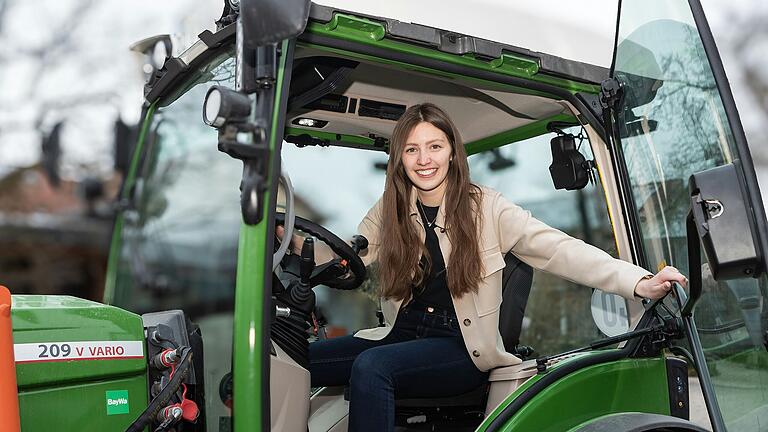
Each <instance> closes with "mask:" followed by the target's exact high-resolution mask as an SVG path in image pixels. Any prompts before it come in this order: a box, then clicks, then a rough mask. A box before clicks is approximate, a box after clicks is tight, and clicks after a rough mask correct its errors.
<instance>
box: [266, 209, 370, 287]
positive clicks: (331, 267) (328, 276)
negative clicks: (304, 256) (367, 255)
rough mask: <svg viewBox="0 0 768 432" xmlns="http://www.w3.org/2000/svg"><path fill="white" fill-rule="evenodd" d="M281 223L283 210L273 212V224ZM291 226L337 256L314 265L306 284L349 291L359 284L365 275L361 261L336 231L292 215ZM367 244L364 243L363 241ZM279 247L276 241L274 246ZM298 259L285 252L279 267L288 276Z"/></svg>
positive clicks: (296, 270) (294, 270)
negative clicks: (323, 245)
mask: <svg viewBox="0 0 768 432" xmlns="http://www.w3.org/2000/svg"><path fill="white" fill-rule="evenodd" d="M284 222H285V213H281V212H278V213H276V214H275V223H276V224H278V225H281V224H283V223H284ZM295 227H296V228H297V229H299V230H301V231H303V232H305V233H307V234H310V235H312V236H313V237H315V238H317V239H318V240H320V241H322V242H323V243H325V244H327V245H328V246H329V247H330V248H331V250H332V251H333V252H334V253H335V254H336V255H337V256H339V258H336V259H333V260H331V261H329V262H327V263H322V264H320V265H316V266H315V268H314V269H313V270H312V276H311V277H310V285H311V286H313V287H314V286H316V285H321V284H322V285H327V286H329V287H331V288H336V289H342V290H351V289H355V288H357V287H359V286H360V284H362V283H363V281H365V278H366V276H367V274H366V269H365V264H363V261H362V260H361V259H360V256H358V254H357V252H356V251H355V249H353V248H352V246H351V245H350V244H349V243H347V242H345V241H344V240H342V239H340V238H339V237H338V236H337V235H336V234H333V233H332V232H330V231H328V230H327V229H325V228H324V227H322V226H321V225H319V224H316V223H314V222H312V221H310V220H308V219H304V218H302V217H299V216H296V220H295ZM366 243H367V242H366ZM278 247H279V242H278V243H276V246H275V248H276V249H277V248H278ZM299 261H300V258H299V257H298V256H297V255H293V254H290V255H285V257H283V260H282V262H281V267H282V268H283V271H284V272H285V273H288V274H290V275H291V277H298V276H299Z"/></svg>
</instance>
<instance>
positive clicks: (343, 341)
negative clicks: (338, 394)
mask: <svg viewBox="0 0 768 432" xmlns="http://www.w3.org/2000/svg"><path fill="white" fill-rule="evenodd" d="M309 371H310V373H311V375H312V386H313V387H320V386H346V385H349V387H350V397H349V431H350V432H354V431H364V432H374V431H390V432H391V431H393V430H394V427H395V396H397V397H398V398H422V397H423V398H428V397H440V396H454V395H459V394H462V393H466V392H468V391H471V390H474V389H475V388H477V387H478V386H480V385H482V384H483V383H485V382H486V381H487V380H488V373H487V372H481V371H480V370H479V369H477V367H476V366H475V364H474V363H472V360H471V359H470V357H469V354H468V353H467V349H466V348H465V346H464V340H463V339H462V337H461V331H460V330H459V323H458V321H457V319H456V317H455V316H452V315H449V313H447V312H446V311H437V310H435V311H433V312H430V311H428V310H427V309H426V307H423V306H420V305H414V304H409V305H407V306H405V307H403V308H402V309H401V310H400V313H399V315H398V317H397V320H396V322H395V326H394V328H393V329H392V330H391V331H390V333H389V334H388V335H387V336H386V337H385V338H384V339H382V340H378V341H375V340H367V339H361V338H356V337H353V336H344V337H340V338H336V339H329V340H323V341H319V342H315V343H312V344H310V345H309Z"/></svg>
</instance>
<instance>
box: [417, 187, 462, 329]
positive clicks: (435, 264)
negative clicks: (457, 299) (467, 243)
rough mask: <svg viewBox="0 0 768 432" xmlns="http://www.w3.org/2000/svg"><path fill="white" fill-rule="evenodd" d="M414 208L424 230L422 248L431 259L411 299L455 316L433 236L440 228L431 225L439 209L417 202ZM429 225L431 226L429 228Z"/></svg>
mask: <svg viewBox="0 0 768 432" xmlns="http://www.w3.org/2000/svg"><path fill="white" fill-rule="evenodd" d="M416 208H417V209H418V211H419V214H420V215H421V222H422V224H423V225H424V229H425V230H426V236H425V239H424V246H426V248H427V252H429V257H430V258H431V259H432V267H431V268H430V271H429V275H427V277H426V278H425V280H424V283H422V284H421V286H418V287H414V290H413V292H414V295H413V298H414V300H415V301H417V302H419V303H423V304H426V305H429V306H435V307H438V308H441V309H445V310H448V311H450V312H452V313H454V314H455V311H454V308H453V301H451V293H450V291H448V279H447V278H446V270H445V261H444V260H443V253H442V252H441V251H440V243H439V242H438V241H437V234H435V230H436V229H440V227H438V226H437V225H435V224H434V223H433V222H434V221H435V220H436V218H437V212H438V210H439V209H440V207H428V206H425V205H422V204H421V203H420V202H418V203H417V204H416ZM430 225H432V226H431V227H430ZM420 265H421V266H422V268H423V266H425V265H426V257H423V256H422V257H421V263H420Z"/></svg>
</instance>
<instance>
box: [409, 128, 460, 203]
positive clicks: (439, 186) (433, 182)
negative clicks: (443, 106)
mask: <svg viewBox="0 0 768 432" xmlns="http://www.w3.org/2000/svg"><path fill="white" fill-rule="evenodd" d="M452 153H453V149H452V148H451V143H450V141H449V140H448V137H447V136H446V135H445V133H443V131H441V130H440V129H438V128H437V127H435V126H433V125H432V124H431V123H428V122H421V123H419V124H418V125H416V127H414V128H413V130H411V133H409V134H408V138H407V139H406V140H405V146H404V147H403V154H402V161H403V168H405V172H406V174H407V175H408V178H409V179H410V180H411V182H412V183H413V185H414V186H416V188H417V189H418V190H419V195H420V196H421V195H423V194H425V193H426V194H427V195H430V196H434V197H439V198H442V196H443V194H444V193H445V188H446V182H445V179H446V177H447V176H448V167H449V166H450V162H451V154H452ZM437 203H438V204H439V200H438V202H437Z"/></svg>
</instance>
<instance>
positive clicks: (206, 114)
mask: <svg viewBox="0 0 768 432" xmlns="http://www.w3.org/2000/svg"><path fill="white" fill-rule="evenodd" d="M219 112H221V91H219V89H218V88H216V87H211V89H210V90H208V94H206V95H205V103H204V104H203V121H204V122H205V124H207V125H208V126H213V127H219V126H221V125H223V124H224V121H225V119H224V117H221V116H219Z"/></svg>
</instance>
